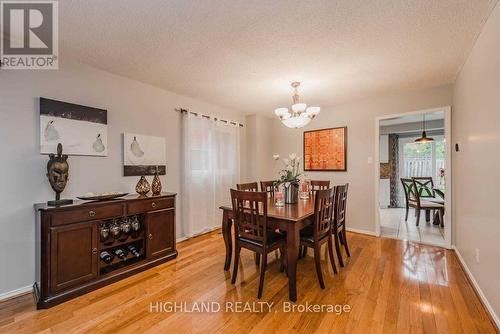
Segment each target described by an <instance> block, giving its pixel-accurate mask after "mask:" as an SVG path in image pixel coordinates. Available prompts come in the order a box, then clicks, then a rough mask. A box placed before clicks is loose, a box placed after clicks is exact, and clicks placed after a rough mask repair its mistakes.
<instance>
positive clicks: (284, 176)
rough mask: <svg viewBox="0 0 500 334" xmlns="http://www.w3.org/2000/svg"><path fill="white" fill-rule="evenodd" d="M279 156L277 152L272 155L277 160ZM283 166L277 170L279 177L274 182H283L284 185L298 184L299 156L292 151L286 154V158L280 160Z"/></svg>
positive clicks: (277, 183)
mask: <svg viewBox="0 0 500 334" xmlns="http://www.w3.org/2000/svg"><path fill="white" fill-rule="evenodd" d="M279 158H280V156H279V155H278V154H275V155H273V159H274V160H279ZM282 162H283V165H284V168H283V169H282V170H280V171H279V172H278V175H279V179H278V180H277V181H276V182H275V184H276V185H277V186H279V185H281V184H284V185H285V187H289V186H290V185H295V186H298V185H299V182H300V179H299V178H300V173H299V166H300V158H299V157H298V156H297V154H295V153H292V154H290V155H289V156H288V159H283V160H282Z"/></svg>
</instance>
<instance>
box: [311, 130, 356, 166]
mask: <svg viewBox="0 0 500 334" xmlns="http://www.w3.org/2000/svg"><path fill="white" fill-rule="evenodd" d="M303 144H304V154H303V156H304V170H305V171H347V127H340V128H331V129H321V130H313V131H304V142H303Z"/></svg>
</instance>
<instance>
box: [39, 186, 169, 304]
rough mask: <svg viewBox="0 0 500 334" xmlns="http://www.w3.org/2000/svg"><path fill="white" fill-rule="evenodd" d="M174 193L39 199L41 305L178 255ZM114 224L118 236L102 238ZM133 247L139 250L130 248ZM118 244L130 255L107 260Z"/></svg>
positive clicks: (77, 294)
mask: <svg viewBox="0 0 500 334" xmlns="http://www.w3.org/2000/svg"><path fill="white" fill-rule="evenodd" d="M175 196H176V194H174V193H162V194H161V195H158V196H138V195H130V196H127V197H123V198H120V199H115V200H110V201H102V202H84V201H77V202H75V203H74V204H71V205H64V206H59V207H50V206H47V205H46V204H36V205H35V209H36V216H37V220H36V242H37V244H36V252H37V255H36V256H37V258H36V275H37V277H36V282H35V283H34V285H33V289H34V293H35V298H36V301H37V308H39V309H41V308H49V307H52V306H54V305H57V304H59V303H61V302H64V301H66V300H69V299H71V298H74V297H76V296H79V295H82V294H84V293H87V292H89V291H92V290H95V289H97V288H100V287H102V286H105V285H107V284H110V283H113V282H116V281H118V280H120V279H123V278H125V277H127V276H130V275H133V274H135V273H138V272H140V271H143V270H146V269H148V268H151V267H153V266H156V265H158V264H160V263H164V262H166V261H169V260H171V259H174V258H176V257H177V250H176V248H175ZM125 221H129V222H132V221H136V224H135V226H136V227H137V225H138V226H139V228H138V229H137V230H133V231H132V230H131V231H130V232H127V233H126V232H124V231H125V230H126V228H124V227H123V225H120V224H123V223H124V222H125ZM110 226H121V229H120V234H119V236H113V235H109V236H108V237H107V238H105V237H103V233H104V232H102V231H101V229H103V228H104V229H105V228H106V227H108V228H109V227H110ZM130 246H133V247H132V248H135V250H136V252H135V254H133V253H132V252H131V251H128V249H129V248H128V247H130ZM118 249H121V250H122V251H124V253H125V254H126V255H125V256H123V254H120V255H122V257H118V256H114V257H112V260H111V261H109V259H108V262H106V261H104V260H103V259H102V258H101V256H103V255H102V254H104V253H106V252H107V253H108V254H113V255H114V254H115V253H114V252H116V251H117V250H118ZM118 252H119V251H118Z"/></svg>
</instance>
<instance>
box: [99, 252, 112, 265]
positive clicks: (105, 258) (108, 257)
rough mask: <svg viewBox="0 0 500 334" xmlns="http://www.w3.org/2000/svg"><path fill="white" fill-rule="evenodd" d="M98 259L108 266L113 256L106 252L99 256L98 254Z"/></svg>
mask: <svg viewBox="0 0 500 334" xmlns="http://www.w3.org/2000/svg"><path fill="white" fill-rule="evenodd" d="M99 257H100V258H101V260H103V261H104V262H105V263H107V264H110V263H111V262H112V261H113V255H112V254H109V253H108V252H106V251H102V252H101V254H99Z"/></svg>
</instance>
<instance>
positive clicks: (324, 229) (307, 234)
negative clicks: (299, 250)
mask: <svg viewBox="0 0 500 334" xmlns="http://www.w3.org/2000/svg"><path fill="white" fill-rule="evenodd" d="M334 207H335V191H334V190H333V189H325V190H317V191H316V196H315V198H314V221H313V224H312V225H309V226H307V227H306V228H304V229H302V230H301V231H300V245H301V246H303V247H310V248H313V249H314V263H315V264H316V274H317V275H318V280H319V285H320V287H321V288H322V289H324V288H325V282H324V281H323V273H322V270H321V262H320V258H321V254H320V249H321V246H322V245H323V244H324V243H328V253H329V256H330V263H331V264H332V268H333V272H334V273H337V267H336V266H335V259H334V257H333V243H332V233H331V224H332V218H333V209H334Z"/></svg>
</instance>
